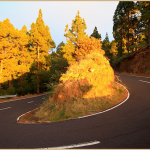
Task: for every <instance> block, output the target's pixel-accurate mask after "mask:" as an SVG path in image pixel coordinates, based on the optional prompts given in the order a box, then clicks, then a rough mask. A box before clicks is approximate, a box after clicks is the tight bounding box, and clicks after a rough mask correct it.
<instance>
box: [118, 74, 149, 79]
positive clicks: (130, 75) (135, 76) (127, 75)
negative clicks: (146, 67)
mask: <svg viewBox="0 0 150 150" xmlns="http://www.w3.org/2000/svg"><path fill="white" fill-rule="evenodd" d="M119 75H127V76H134V77H137V78H141V77H142V78H150V77H144V76H136V75H129V74H119Z"/></svg>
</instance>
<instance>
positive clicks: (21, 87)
mask: <svg viewBox="0 0 150 150" xmlns="http://www.w3.org/2000/svg"><path fill="white" fill-rule="evenodd" d="M22 74H23V73H22V71H21V96H22V93H23V91H22V76H23V75H22Z"/></svg>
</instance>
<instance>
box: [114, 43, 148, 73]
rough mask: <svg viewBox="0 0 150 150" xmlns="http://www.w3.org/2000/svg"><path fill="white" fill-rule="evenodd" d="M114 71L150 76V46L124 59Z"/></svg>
mask: <svg viewBox="0 0 150 150" xmlns="http://www.w3.org/2000/svg"><path fill="white" fill-rule="evenodd" d="M115 71H118V72H127V73H132V74H141V73H142V74H150V46H145V47H143V48H141V49H140V50H139V51H137V52H135V53H134V54H132V55H130V56H129V57H127V58H125V59H124V60H123V61H122V62H121V63H120V64H119V65H118V66H117V67H116V68H115Z"/></svg>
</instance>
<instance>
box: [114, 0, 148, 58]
mask: <svg viewBox="0 0 150 150" xmlns="http://www.w3.org/2000/svg"><path fill="white" fill-rule="evenodd" d="M149 14H150V2H139V1H138V2H136V3H135V2H133V1H120V2H119V3H118V5H117V8H116V10H115V13H114V16H113V23H114V24H113V35H114V38H115V42H116V43H117V51H118V55H119V56H122V55H123V53H124V52H125V51H126V50H127V52H128V53H131V52H133V51H136V50H138V48H140V47H141V46H144V45H146V41H147V43H149V42H150V17H149Z"/></svg>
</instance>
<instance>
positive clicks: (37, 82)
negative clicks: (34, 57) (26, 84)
mask: <svg viewBox="0 0 150 150" xmlns="http://www.w3.org/2000/svg"><path fill="white" fill-rule="evenodd" d="M37 49H38V66H37V94H39V45H38V44H37Z"/></svg>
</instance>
